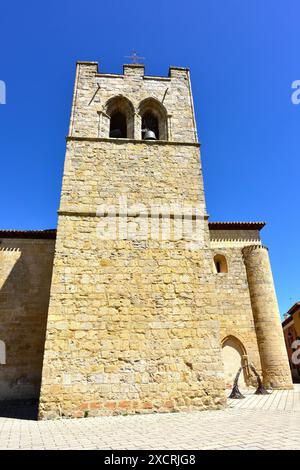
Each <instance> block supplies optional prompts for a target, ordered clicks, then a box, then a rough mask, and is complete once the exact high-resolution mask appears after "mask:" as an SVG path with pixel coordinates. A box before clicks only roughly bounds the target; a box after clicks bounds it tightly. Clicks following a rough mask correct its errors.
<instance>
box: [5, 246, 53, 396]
mask: <svg viewBox="0 0 300 470" xmlns="http://www.w3.org/2000/svg"><path fill="white" fill-rule="evenodd" d="M53 257H54V240H36V239H34V240H29V239H28V240H27V239H9V238H3V239H1V238H0V340H1V341H3V342H4V343H5V349H6V361H5V364H0V400H16V399H33V398H34V399H36V398H38V396H39V390H40V381H41V370H42V360H43V352H44V341H45V331H46V320H47V311H48V304H49V293H50V283H51V274H52V265H53Z"/></svg>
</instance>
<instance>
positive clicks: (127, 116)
mask: <svg viewBox="0 0 300 470" xmlns="http://www.w3.org/2000/svg"><path fill="white" fill-rule="evenodd" d="M105 114H106V116H107V117H108V118H109V137H112V138H115V139H126V138H128V139H133V137H134V108H133V105H132V103H131V102H130V101H129V99H128V98H126V97H125V96H121V95H119V96H114V97H113V98H111V99H109V100H108V102H107V103H106V106H105Z"/></svg>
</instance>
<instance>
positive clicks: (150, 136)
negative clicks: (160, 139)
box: [144, 129, 156, 140]
mask: <svg viewBox="0 0 300 470" xmlns="http://www.w3.org/2000/svg"><path fill="white" fill-rule="evenodd" d="M144 139H145V140H156V135H155V133H154V132H153V131H151V130H150V129H146V131H145V136H144Z"/></svg>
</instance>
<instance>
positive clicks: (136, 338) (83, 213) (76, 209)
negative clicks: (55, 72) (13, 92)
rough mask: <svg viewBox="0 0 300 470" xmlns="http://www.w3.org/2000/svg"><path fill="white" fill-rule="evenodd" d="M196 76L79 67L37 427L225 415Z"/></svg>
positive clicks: (140, 69)
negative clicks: (66, 420)
mask: <svg viewBox="0 0 300 470" xmlns="http://www.w3.org/2000/svg"><path fill="white" fill-rule="evenodd" d="M214 276H215V274H214V272H213V263H212V257H211V251H210V242H209V229H208V222H207V215H206V209H205V198H204V190H203V182H202V171H201V162H200V154H199V143H198V141H197V131H196V124H195V116H194V109H193V99H192V92H191V84H190V75H189V70H188V69H185V68H180V67H171V68H170V70H169V75H168V76H167V77H157V76H147V75H145V73H144V66H143V65H140V64H130V65H124V69H123V74H121V75H118V74H103V73H99V71H98V64H97V63H95V62H78V63H77V69H76V81H75V87H74V96H73V104H72V112H71V120H70V128H69V135H68V137H67V149H66V159H65V167H64V175H63V184H62V194H61V201H60V208H59V220H58V229H57V240H56V250H55V259H54V270H53V278H52V286H51V294H50V307H49V314H48V324H47V335H46V344H45V355H44V365H43V375H42V387H41V397H40V417H41V418H50V417H55V416H70V417H80V416H92V415H97V414H115V413H135V412H149V411H174V410H186V409H191V408H195V409H207V408H220V407H223V406H224V403H225V395H224V381H223V365H222V361H221V343H220V333H219V330H218V322H217V321H216V319H217V313H218V306H217V304H216V299H215V292H214Z"/></svg>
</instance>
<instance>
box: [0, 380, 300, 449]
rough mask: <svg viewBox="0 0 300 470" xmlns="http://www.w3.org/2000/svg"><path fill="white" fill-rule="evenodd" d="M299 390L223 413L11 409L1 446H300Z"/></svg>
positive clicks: (1, 428)
mask: <svg viewBox="0 0 300 470" xmlns="http://www.w3.org/2000/svg"><path fill="white" fill-rule="evenodd" d="M299 387H300V386H299ZM299 392H300V390H299V389H298V388H297V387H296V388H295V390H294V393H292V395H291V394H290V393H287V394H285V393H281V392H274V393H273V394H271V395H268V396H267V397H259V396H253V393H252V395H251V394H249V395H248V396H247V398H246V399H244V400H237V401H235V404H233V405H232V404H231V403H229V407H228V408H227V409H225V410H222V411H202V412H200V411H193V412H189V413H166V414H148V415H135V416H111V417H97V418H85V419H77V420H75V419H61V420H56V421H39V422H37V421H34V420H32V416H28V418H29V419H26V412H25V411H24V410H23V412H21V410H19V414H18V413H14V415H15V416H16V417H8V415H9V413H8V410H7V413H6V417H5V416H4V417H0V449H113V450H117V449H150V450H151V449H171V450H172V449H184V450H188V449H253V450H259V449H298V450H300V424H299V423H300V410H299V409H298V408H297V407H298V400H299V398H300V396H299V395H300V393H299ZM290 397H292V398H290ZM291 403H292V404H293V406H294V407H296V408H295V409H291ZM283 404H284V405H283ZM10 411H11V412H12V411H13V410H10ZM0 416H1V408H0ZM2 416H3V413H2Z"/></svg>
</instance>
